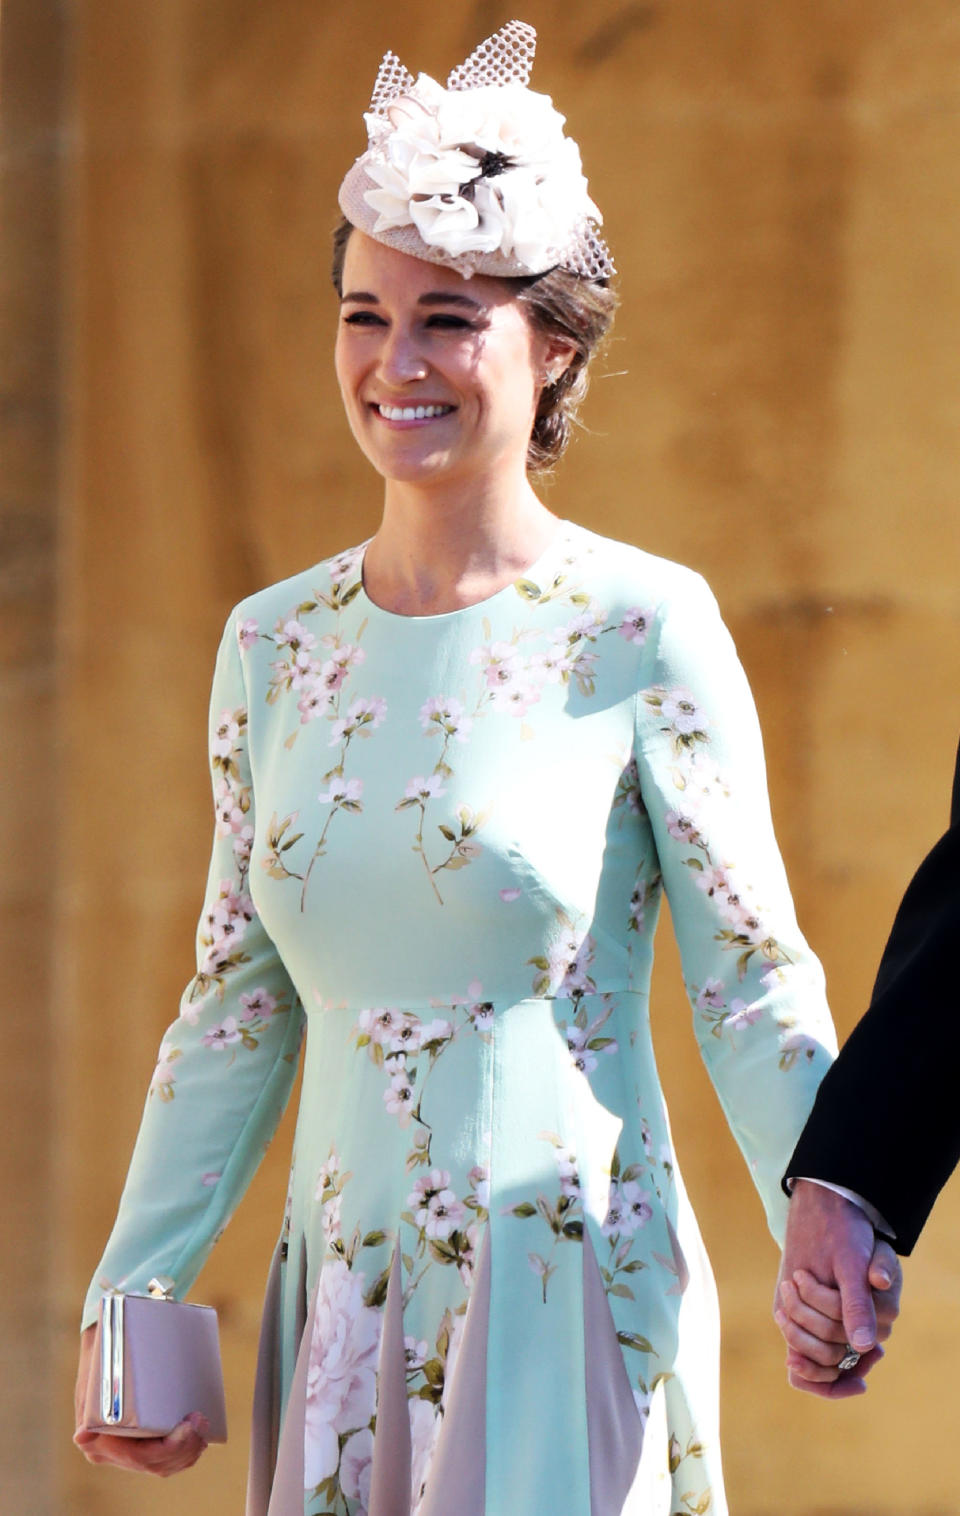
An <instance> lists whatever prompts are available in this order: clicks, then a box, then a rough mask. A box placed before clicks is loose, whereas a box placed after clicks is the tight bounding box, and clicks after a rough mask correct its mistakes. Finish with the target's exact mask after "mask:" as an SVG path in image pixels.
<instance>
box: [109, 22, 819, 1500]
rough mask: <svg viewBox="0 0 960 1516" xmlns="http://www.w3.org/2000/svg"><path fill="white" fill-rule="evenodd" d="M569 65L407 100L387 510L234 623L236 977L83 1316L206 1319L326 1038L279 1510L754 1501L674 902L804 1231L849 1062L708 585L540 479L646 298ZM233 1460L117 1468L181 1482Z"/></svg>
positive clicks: (392, 110) (276, 1387) (369, 181)
mask: <svg viewBox="0 0 960 1516" xmlns="http://www.w3.org/2000/svg"><path fill="white" fill-rule="evenodd" d="M533 43H534V38H533V34H532V32H531V30H530V28H527V27H524V26H522V25H521V24H520V23H511V24H510V26H508V27H507V28H504V30H503V32H502V33H499V34H498V35H497V36H496V37H495V38H492V39H490V40H489V41H488V42H486V43H484V44H483V45H482V46H481V47H480V48H479V49H478V50H477V52H476V53H475V54H474V55H473V57H472V58H471V59H470V60H468V62H467V63H466V64H464V65H462V66H461V68H460V69H458V70H456V71H455V73H454V74H453V75H452V76H451V79H450V81H449V83H448V88H447V89H446V90H443V89H441V88H440V86H439V85H437V84H435V83H434V82H433V81H432V80H429V79H427V78H425V77H424V76H421V78H420V79H419V80H418V81H416V82H414V81H413V79H412V78H411V77H410V76H409V75H407V74H406V73H405V71H404V70H403V69H402V67H401V66H400V65H399V63H398V61H397V60H396V59H395V58H393V57H392V55H390V54H388V56H387V58H386V59H385V61H384V65H383V66H382V68H381V74H380V77H379V78H378V82H377V88H376V90H375V93H374V103H373V107H372V111H371V114H370V115H369V116H368V117H367V122H368V128H369V132H370V146H369V148H368V151H367V152H366V153H365V154H364V155H363V157H362V158H361V159H359V160H358V162H357V164H356V165H355V166H354V168H353V169H352V170H351V171H350V173H349V174H348V175H347V178H346V180H345V182H344V186H343V189H342V191H341V206H342V208H343V209H344V211H345V213H346V216H347V218H348V219H347V221H346V222H345V223H344V225H343V227H342V228H341V229H340V231H339V233H338V235H337V243H336V260H335V281H336V284H337V288H338V291H339V293H340V296H341V303H342V315H341V321H340V327H339V332H338V337H337V346H336V366H337V374H338V378H339V382H340V387H341V391H342V395H343V401H344V406H345V409H346V413H347V418H348V420H349V423H350V426H351V428H352V430H353V434H354V436H355V438H356V440H357V442H358V444H359V446H360V448H361V449H362V451H363V452H364V453H365V454H366V456H367V457H368V458H369V459H370V461H371V463H372V464H373V466H374V467H375V468H376V469H377V471H378V472H379V473H380V474H381V475H382V477H383V479H384V481H385V493H384V511H383V519H382V522H381V525H380V527H379V529H378V531H377V532H376V534H375V535H374V537H373V538H372V539H371V540H370V541H369V543H367V544H365V545H364V546H362V547H360V548H356V549H353V550H351V551H349V552H347V553H344V554H341V555H340V556H339V557H337V558H335V559H333V560H330V561H328V562H326V563H323V564H320V565H318V566H317V567H315V568H311V569H309V570H307V571H306V572H305V573H302V574H299V575H297V576H295V577H294V578H293V579H291V580H288V581H286V582H284V583H282V584H279V585H274V586H273V587H271V588H270V589H267V590H264V591H262V592H261V593H260V594H257V595H254V596H253V597H252V598H251V599H250V600H248V601H246V602H244V603H243V604H242V605H241V606H240V607H239V608H238V609H237V611H236V612H235V613H234V615H233V616H232V617H231V618H230V622H229V624H228V627H227V630H226V632H225V635H224V640H223V643H222V645H221V648H220V654H219V659H218V664H217V675H216V683H215V688H214V695H213V704H212V713H213V735H212V764H213V776H214V785H215V793H216V805H217V838H216V842H215V851H214V861H213V865H212V869H211V874H210V890H209V895H208V899H207V903H206V906H205V911H204V915H203V918H202V921H201V926H200V933H199V965H198V974H197V976H196V978H195V979H194V981H193V982H192V984H191V986H190V987H189V989H188V991H187V993H186V995H185V998H184V1002H183V1007H182V1013H181V1016H180V1018H179V1020H178V1021H177V1022H175V1023H174V1025H173V1027H172V1028H171V1029H170V1031H169V1032H168V1033H167V1036H166V1038H165V1040H164V1043H163V1046H162V1047H161V1051H160V1061H159V1063H158V1065H157V1069H156V1072H155V1073H154V1076H153V1081H152V1085H151V1094H150V1096H149V1099H148V1104H147V1110H146V1114H145V1117H144V1124H143V1127H142V1130H141V1134H140V1138H139V1140H138V1144H137V1149H136V1152H135V1155H134V1159H133V1163H132V1167H131V1172H130V1177H129V1180H128V1185H127V1189H126V1191H125V1194H124V1198H123V1201H122V1204H121V1208H120V1214H119V1217H118V1220H117V1224H116V1228H115V1230H114V1233H113V1236H112V1238H111V1241H110V1243H109V1245H108V1248H107V1252H106V1255H105V1257H104V1259H103V1261H102V1264H101V1267H100V1269H99V1270H98V1273H97V1278H96V1281H95V1283H94V1285H93V1286H92V1288H91V1292H90V1296H89V1298H88V1302H87V1308H86V1312H85V1315H84V1327H85V1329H86V1333H85V1343H86V1344H87V1345H88V1344H89V1337H90V1332H91V1330H92V1328H91V1325H90V1324H91V1322H92V1321H93V1320H94V1317H95V1313H96V1306H97V1301H98V1298H99V1296H100V1294H101V1292H102V1290H103V1289H104V1288H105V1287H107V1286H109V1285H110V1284H119V1283H121V1282H122V1283H123V1286H124V1287H125V1288H127V1289H143V1288H144V1286H145V1284H146V1281H147V1280H148V1279H149V1278H150V1276H151V1275H153V1274H157V1273H163V1274H167V1275H170V1276H171V1277H172V1278H173V1279H174V1280H175V1282H176V1286H177V1291H178V1293H182V1292H183V1291H184V1290H185V1289H187V1288H188V1287H189V1285H190V1283H191V1282H192V1280H193V1279H194V1278H195V1276H196V1274H197V1272H198V1271H199V1269H200V1266H201V1264H202V1262H203V1260H204V1258H205V1257H206V1255H207V1253H208V1252H209V1249H210V1248H211V1246H212V1244H213V1242H214V1240H215V1239H216V1237H217V1235H218V1234H219V1232H220V1230H221V1229H222V1227H223V1226H224V1225H225V1223H226V1221H227V1219H228V1218H229V1215H230V1213H231V1212H232V1210H233V1208H234V1206H235V1205H236V1203H237V1200H238V1199H239V1197H240V1195H241V1193H242V1191H243V1189H244V1187H245V1185H246V1183H247V1181H248V1179H249V1177H250V1174H251V1172H252V1171H253V1169H254V1168H255V1166H256V1163H257V1161H258V1158H259V1156H260V1154H261V1152H262V1150H263V1146H264V1144H265V1143H266V1142H267V1141H268V1139H269V1137H270V1135H271V1134H272V1131H273V1129H274V1127H275V1125H276V1122H277V1119H278V1117H279V1115H280V1112H281V1110H282V1108H283V1105H284V1102H285V1101H286V1098H287V1095H288V1093H289V1090H290V1086H291V1083H292V1080H293V1077H294V1072H295V1065H296V1059H297V1050H298V1047H299V1042H300V1033H301V1025H302V1023H303V1022H304V1020H306V1022H307V1023H308V1024H309V1037H308V1040H307V1052H306V1067H305V1075H304V1085H303V1091H304V1093H303V1100H302V1104H301V1109H300V1115H299V1122H298V1129H297V1138H296V1157H295V1160H294V1163H293V1168H292V1174H291V1184H290V1192H289V1198H288V1202H287V1211H286V1217H285V1222H284V1229H283V1235H282V1238H281V1243H280V1245H279V1247H278V1251H277V1255H276V1258H275V1260H274V1266H273V1270H272V1273H271V1279H270V1284H269V1288H268V1297H267V1305H266V1310H265V1317H264V1334H263V1341H262V1347H261V1359H260V1366H259V1372H258V1387H257V1394H256V1403H255V1417H254V1421H255V1431H254V1452H253V1460H252V1470H251V1481H250V1494H249V1505H248V1510H249V1511H250V1512H255V1513H258V1516H262V1513H264V1512H266V1511H267V1510H268V1508H269V1513H270V1516H280V1513H282V1516H293V1513H294V1512H296V1513H297V1516H300V1513H301V1512H306V1513H309V1516H313V1513H317V1512H331V1511H335V1512H337V1513H343V1512H347V1513H349V1516H358V1513H369V1516H411V1513H413V1512H416V1513H417V1516H438V1513H441V1512H443V1513H446V1512H448V1511H450V1510H452V1509H455V1510H456V1511H457V1512H458V1516H508V1513H509V1516H512V1513H514V1512H523V1513H525V1516H554V1513H556V1512H563V1513H564V1516H612V1513H617V1512H642V1513H643V1516H651V1513H656V1512H661V1511H662V1512H664V1513H669V1512H671V1511H673V1510H676V1509H678V1508H683V1509H689V1510H691V1511H697V1510H699V1511H705V1510H707V1509H708V1507H709V1509H710V1511H711V1512H712V1513H715V1516H716V1513H720V1512H722V1511H723V1510H725V1503H724V1496H723V1489H722V1481H721V1473H720V1460H719V1449H718V1442H717V1419H716V1399H717V1321H716V1301H715V1292H714V1288H713V1283H712V1279H711V1275H710V1271H709V1266H708V1264H707V1262H706V1259H705V1257H704V1253H703V1248H702V1245H701V1242H700V1238H699V1234H698V1231H697V1227H696V1223H695V1221H694V1218H693V1215H692V1212H691V1209H690V1207H689V1204H688V1202H687V1200H686V1197H685V1194H684V1190H683V1186H682V1183H681V1181H680V1177H679V1174H678V1172H677V1169H676V1166H675V1163H674V1158H673V1150H672V1147H671V1141H670V1132H669V1127H668V1124H667V1118H666V1113H665V1110H664V1106H663V1101H662V1097H661V1093H660V1088H659V1083H658V1079H657V1074H656V1068H655V1064H654V1060H653V1053H652V1048H651V1043H650V1031H649V1023H648V1017H647V987H648V984H649V976H650V967H651V961H652V937H653V931H654V927H655V924H656V919H657V913H658V905H659V899H660V894H661V889H662V888H665V889H666V892H667V895H668V897H669V900H670V905H671V912H672V915H673V919H674V922H675V925H676V930H677V933H678V936H679V939H680V943H681V947H682V951H683V959H684V968H685V976H686V980H687V986H688V989H689V993H690V996H691V999H692V1003H693V1006H694V1016H695V1025H696V1031H697V1036H698V1039H699V1041H700V1045H701V1048H702V1050H703V1053H704V1057H705V1059H706V1061H707V1065H708V1068H709V1070H710V1073H711V1076H712V1078H713V1080H714V1082H715V1084H716V1087H717V1089H718V1092H719V1095H720V1098H721V1100H722V1102H723V1105H724V1109H725V1111H726V1113H727V1115H728V1117H729V1120H730V1124H731V1126H732V1128H733V1130H734V1132H735V1134H736V1137H737V1140H738V1141H739V1143H740V1145H741V1147H742V1148H743V1150H744V1153H745V1156H746V1158H747V1161H748V1163H749V1165H750V1169H751V1172H752V1174H753V1177H754V1179H755V1181H756V1183H757V1186H758V1188H759V1190H760V1192H761V1195H762V1197H763V1200H764V1203H765V1205H766V1206H767V1210H768V1215H769V1218H770V1224H771V1227H772V1228H773V1230H774V1231H775V1232H778V1231H779V1229H780V1227H781V1224H782V1220H783V1208H784V1205H785V1201H784V1198H783V1196H782V1194H781V1191H780V1186H779V1177H780V1174H781V1173H782V1171H783V1167H784V1164H785V1161H786V1158H787V1156H788V1155H789V1153H790V1151H791V1149H792V1146H793V1143H794V1141H795V1139H796V1136H797V1134H798V1132H799V1130H800V1128H801V1126H802V1125H803V1121H804V1118H805V1116H806V1114H807V1111H808V1110H809V1107H810V1104H811V1101H812V1098H813V1094H814V1090H815V1088H816V1086H817V1083H818V1082H819V1079H820V1078H821V1076H822V1074H823V1072H824V1070H825V1068H826V1066H827V1064H828V1063H829V1061H830V1057H831V1053H832V1049H833V1040H832V1029H831V1026H830V1021H829V1016H828V1014H827V1011H826V1007H825V1004H824V1000H823V990H822V981H821V975H820V972H819V969H818V966H817V964H816V962H815V960H813V958H812V957H811V955H810V953H809V950H808V949H807V948H806V946H805V944H804V942H803V940H802V938H801V936H800V934H799V932H798V929H797V925H796V921H795V919H794V913H793V908H792V904H791V901H790V896H789V893H788V890H787V886H786V882H785V879H784V876H783V870H782V866H781V863H780V859H779V856H778V854H777V850H776V845H775V842H774V839H773V835H772V831H771V825H770V817H769V810H768V805H767V800H766V788H765V778H764V770H763V760H762V754H761V746H760V738H759V733H758V729H757V723H756V717H755V713H754V709H753V705H752V702H751V699H750V695H749V691H748V689H747V686H746V682H745V680H744V677H743V674H742V671H741V669H740V667H739V664H738V662H737V659H736V655H735V652H734V650H733V647H732V644H731V642H730V639H729V636H728V634H727V633H726V631H725V629H724V627H723V625H722V623H721V621H720V619H719V615H718V613H717V609H716V606H715V603H714V601H713V598H712V596H711V595H710V593H709V591H708V590H707V588H706V586H705V585H704V584H703V582H702V580H700V579H699V578H698V577H697V576H696V575H694V574H692V573H691V572H689V571H688V570H686V569H683V568H680V567H678V566H677V565H675V564H672V563H667V562H665V561H663V560H661V559H656V558H653V557H651V556H649V555H648V554H646V553H643V552H641V551H639V550H638V549H636V548H632V547H627V546H624V545H623V544H617V543H611V542H609V541H607V540H606V539H604V538H601V537H598V536H596V535H595V534H593V533H591V532H589V531H586V530H584V529H582V528H580V527H577V526H574V525H572V524H571V523H568V522H559V521H557V520H556V519H555V517H553V516H552V515H551V513H550V512H549V511H548V510H547V509H546V508H545V507H544V506H543V505H542V503H541V502H540V500H539V499H538V497H537V495H536V494H535V492H534V490H533V488H532V486H531V483H530V477H529V476H530V473H531V471H534V470H536V469H537V468H539V467H542V466H544V465H548V464H550V463H552V462H554V461H555V460H556V458H557V457H558V456H559V453H560V452H561V451H562V448H563V445H564V443H565V441H566V437H567V433H568V430H569V425H570V420H571V417H572V414H573V410H574V407H575V404H576V402H577V401H578V400H579V398H580V397H581V395H582V392H583V389H584V387H585V382H586V367H587V363H588V361H589V358H590V355H591V352H592V351H593V350H594V349H595V348H596V346H597V344H598V342H599V340H600V339H601V337H602V336H603V334H604V331H605V330H606V328H607V326H608V325H609V321H610V318H611V315H612V306H613V297H612V293H611V291H610V289H609V278H610V274H611V272H612V265H611V264H610V261H609V255H608V253H607V251H606V248H605V246H604V244H603V243H602V242H601V241H600V238H599V236H598V235H597V233H596V230H595V226H594V222H595V221H596V220H597V219H598V218H599V213H598V212H597V210H596V207H595V206H593V204H592V202H591V201H590V200H589V198H588V197H587V193H586V184H585V181H584V180H583V178H582V175H581V173H580V166H579V155H578V153H577V150H576V146H575V144H573V143H572V142H570V141H569V139H566V138H564V137H563V135H562V120H561V118H559V117H558V116H557V115H556V113H555V112H554V111H553V110H552V107H551V106H550V102H549V101H548V100H546V98H545V97H542V96H536V95H533V94H532V93H531V92H530V91H529V90H528V89H527V88H526V87H525V86H526V80H527V76H528V73H529V67H530V63H531V61H532V56H533ZM505 81H507V82H505ZM85 1351H86V1352H89V1347H88V1346H87V1347H86V1349H85ZM838 1351H839V1350H838ZM85 1372H86V1366H85V1364H83V1363H82V1365H81V1381H80V1382H81V1383H83V1382H84V1381H85ZM201 1433H202V1428H201V1429H197V1428H195V1427H193V1426H191V1425H189V1424H188V1423H184V1424H183V1425H182V1426H181V1427H180V1428H178V1429H177V1431H176V1432H175V1433H173V1434H171V1436H170V1437H169V1438H166V1439H163V1440H162V1441H158V1442H156V1443H152V1444H149V1445H143V1444H141V1445H139V1446H137V1445H131V1444H129V1443H123V1442H120V1444H119V1446H118V1445H117V1441H118V1440H116V1439H110V1438H102V1437H100V1438H97V1439H96V1440H93V1441H91V1440H88V1441H86V1443H85V1449H86V1451H87V1454H88V1456H91V1457H94V1458H110V1459H112V1460H113V1461H115V1462H122V1463H124V1464H125V1465H126V1466H137V1467H151V1468H154V1469H155V1470H157V1471H159V1472H172V1471H174V1470H175V1469H177V1468H179V1467H184V1466H186V1465H187V1464H189V1463H190V1462H192V1461H193V1460H194V1459H195V1458H196V1457H197V1456H198V1455H199V1453H200V1451H202V1447H203V1438H202V1435H201Z"/></svg>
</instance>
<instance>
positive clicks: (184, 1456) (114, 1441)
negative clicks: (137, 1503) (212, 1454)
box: [73, 1411, 210, 1479]
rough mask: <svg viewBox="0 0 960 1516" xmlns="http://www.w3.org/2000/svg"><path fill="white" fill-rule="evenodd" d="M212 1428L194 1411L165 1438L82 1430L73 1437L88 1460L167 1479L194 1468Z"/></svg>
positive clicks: (204, 1418)
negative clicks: (119, 1435)
mask: <svg viewBox="0 0 960 1516" xmlns="http://www.w3.org/2000/svg"><path fill="white" fill-rule="evenodd" d="M209 1430H210V1427H209V1423H208V1422H207V1419H206V1417H205V1416H203V1415H201V1413H200V1412H199V1411H193V1412H191V1414H190V1415H189V1416H187V1417H186V1418H185V1419H184V1420H183V1421H181V1422H180V1424H179V1425H178V1426H175V1427H174V1429H173V1431H172V1432H168V1433H167V1435H166V1437H111V1436H110V1435H109V1433H104V1432H83V1431H80V1432H77V1433H76V1435H75V1437H74V1439H73V1440H74V1442H75V1443H76V1444H77V1446H78V1448H79V1449H80V1451H81V1452H82V1453H83V1456H84V1457H85V1458H86V1459H87V1461H88V1462H89V1463H112V1464H113V1465H114V1466H115V1467H116V1468H120V1469H129V1470H131V1471H133V1472H135V1473H142V1474H156V1475H157V1476H158V1477H159V1478H161V1479H166V1478H169V1476H170V1475H171V1474H180V1473H182V1472H183V1471H184V1469H189V1468H192V1466H193V1465H194V1464H195V1463H196V1461H197V1459H198V1458H199V1457H200V1455H201V1453H203V1452H204V1451H205V1449H206V1446H207V1434H208V1433H209Z"/></svg>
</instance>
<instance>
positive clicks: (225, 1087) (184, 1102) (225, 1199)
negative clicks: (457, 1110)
mask: <svg viewBox="0 0 960 1516" xmlns="http://www.w3.org/2000/svg"><path fill="white" fill-rule="evenodd" d="M246 729H247V699H246V692H245V689H244V681H243V672H242V668H241V663H240V657H239V649H238V645H237V634H236V631H235V628H234V621H233V618H232V617H231V619H230V621H229V622H228V624H227V628H226V630H225V632H224V635H223V639H222V641H221V644H220V649H219V653H218V655H217V665H216V673H215V677H214V684H213V692H212V696H211V705H210V762H211V772H212V778H213V789H214V804H215V812H216V830H215V837H214V844H213V856H212V859H211V864H210V873H209V880H208V885H207V891H206V896H205V900H204V905H203V910H202V913H201V917H200V923H199V927H198V930H197V972H196V974H195V976H194V978H193V979H192V980H191V981H190V984H189V985H188V986H187V988H186V990H185V992H184V995H183V999H182V1001H181V1005H180V1015H179V1017H178V1018H177V1020H176V1021H175V1022H174V1023H173V1025H172V1026H170V1027H169V1028H168V1029H167V1031H166V1033H165V1034H164V1037H163V1041H162V1044H161V1047H160V1051H159V1055H158V1060H157V1065H156V1068H155V1069H154V1072H153V1077H152V1079H151V1081H150V1087H149V1091H148V1094H147V1099H146V1106H145V1109H144V1113H143V1120H142V1122H141V1126H140V1131H139V1135H138V1137H137V1142H136V1146H135V1148H134V1152H133V1158H132V1160H131V1164H130V1169H129V1173H128V1175H127V1180H126V1185H125V1187H124V1191H123V1196H122V1198H121V1201H120V1207H119V1211H118V1214H117V1218H116V1222H115V1225H114V1228H113V1232H112V1234H111V1236H110V1240H109V1242H108V1243H107V1247H106V1251H105V1253H104V1255H103V1258H102V1259H101V1261H100V1264H99V1266H98V1268H97V1270H96V1274H95V1276H94V1280H93V1283H92V1284H91V1286H90V1290H89V1293H88V1295H87V1299H86V1302H85V1305H84V1312H83V1326H87V1325H89V1324H90V1322H92V1321H93V1320H95V1319H96V1313H97V1306H98V1302H99V1299H100V1296H101V1294H102V1293H103V1291H104V1289H105V1288H109V1287H110V1286H114V1287H118V1288H123V1289H126V1290H143V1289H145V1288H146V1285H147V1283H148V1281H149V1280H150V1279H151V1277H152V1276H153V1275H155V1274H167V1275H169V1276H170V1277H171V1278H172V1279H173V1281H174V1287H175V1292H176V1294H177V1295H178V1296H182V1295H183V1294H184V1293H185V1292H186V1291H187V1290H188V1289H189V1287H190V1285H191V1284H192V1282H193V1280H194V1279H195V1278H196V1276H197V1274H198V1273H199V1271H200V1269H201V1267H202V1265H203V1263H204V1261H205V1259H206V1258H207V1255H208V1254H209V1252H210V1250H211V1248H212V1247H213V1244H214V1243H215V1241H216V1240H217V1238H218V1236H219V1235H220V1233H221V1232H222V1230H223V1228H224V1227H225V1226H226V1224H227V1222H228V1221H229V1219H230V1216H231V1215H232V1213H233V1211H234V1209H235V1208H236V1206H237V1203H238V1202H239V1200H240V1198H241V1196H242V1195H243V1193H244V1191H245V1189H246V1187H247V1185H248V1184H249V1182H250V1180H251V1178H252V1177H253V1174H254V1172H255V1171H256V1168H257V1166H258V1164H259V1162H260V1159H261V1158H262V1156H263V1153H264V1150H265V1148H266V1146H267V1144H268V1143H269V1141H270V1138H271V1137H272V1136H273V1133H274V1131H275V1130H276V1126H277V1123H278V1121H279V1119H280V1116H281V1115H282V1113H283V1110H284V1107H285V1105H286V1103H287V1100H288V1098H289V1095H290V1090H291V1087H292V1085H293V1080H294V1077H295V1074H296V1067H297V1062H298V1052H299V1046H300V1038H301V1032H302V1024H303V1011H302V1008H301V1006H300V1004H299V1002H298V1000H297V998H296V994H295V992H294V989H293V986H292V984H291V981H290V978H289V976H288V974H287V972H286V970H285V968H284V966H283V964H282V963H281V961H280V958H279V956H278V954H277V951H276V949H275V947H274V945H273V943H272V942H271V940H270V938H269V936H268V935H267V933H266V931H265V930H264V928H263V926H262V925H261V923H260V921H259V919H258V916H257V913H256V910H255V908H254V906H253V903H252V901H251V899H250V895H249V891H248V887H247V885H248V871H249V863H250V848H251V842H252V839H253V826H254V795H253V785H252V780H251V774H250V767H249V761H248V754H247V743H246Z"/></svg>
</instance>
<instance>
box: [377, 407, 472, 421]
mask: <svg viewBox="0 0 960 1516" xmlns="http://www.w3.org/2000/svg"><path fill="white" fill-rule="evenodd" d="M453 409H454V407H453V406H452V405H378V406H377V410H378V411H379V412H380V414H381V416H382V417H383V419H384V420H385V421H429V420H430V419H431V418H432V417H433V416H448V415H449V414H450V412H451V411H452V410H453Z"/></svg>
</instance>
